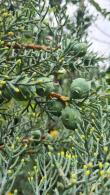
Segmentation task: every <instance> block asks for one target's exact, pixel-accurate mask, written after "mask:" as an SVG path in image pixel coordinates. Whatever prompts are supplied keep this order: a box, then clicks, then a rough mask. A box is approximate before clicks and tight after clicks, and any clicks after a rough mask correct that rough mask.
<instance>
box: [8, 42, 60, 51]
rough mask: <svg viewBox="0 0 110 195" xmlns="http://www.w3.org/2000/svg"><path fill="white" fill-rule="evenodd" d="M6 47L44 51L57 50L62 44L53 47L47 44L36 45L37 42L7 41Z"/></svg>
mask: <svg viewBox="0 0 110 195" xmlns="http://www.w3.org/2000/svg"><path fill="white" fill-rule="evenodd" d="M5 46H6V47H9V48H14V49H24V48H25V49H34V50H44V51H52V50H57V49H59V48H61V47H60V46H58V47H57V48H51V47H49V46H46V45H35V44H19V43H15V44H12V45H11V44H10V43H5Z"/></svg>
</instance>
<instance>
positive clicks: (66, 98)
mask: <svg viewBox="0 0 110 195" xmlns="http://www.w3.org/2000/svg"><path fill="white" fill-rule="evenodd" d="M49 97H50V98H54V97H55V98H57V99H59V100H60V101H62V102H63V103H67V102H68V101H69V100H70V98H69V97H66V96H63V95H60V94H58V93H54V92H52V93H50V95H49Z"/></svg>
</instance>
